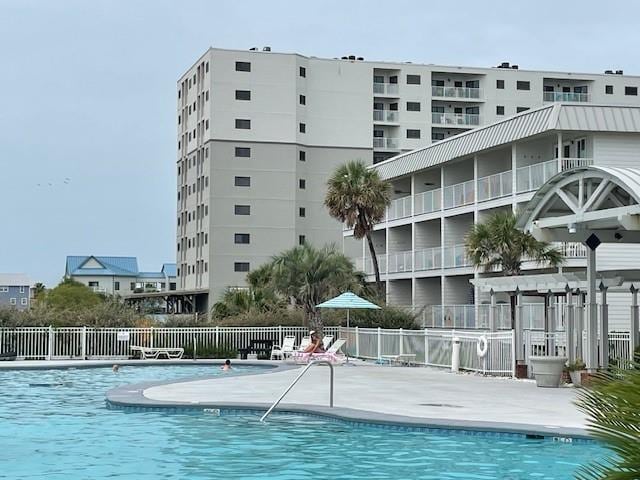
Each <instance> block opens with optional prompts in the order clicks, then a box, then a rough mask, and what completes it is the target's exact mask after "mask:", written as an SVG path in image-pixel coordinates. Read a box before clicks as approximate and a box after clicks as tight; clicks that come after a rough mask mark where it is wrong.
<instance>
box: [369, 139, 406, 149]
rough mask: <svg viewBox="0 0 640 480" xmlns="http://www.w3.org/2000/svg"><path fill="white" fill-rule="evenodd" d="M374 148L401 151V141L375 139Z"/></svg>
mask: <svg viewBox="0 0 640 480" xmlns="http://www.w3.org/2000/svg"><path fill="white" fill-rule="evenodd" d="M373 148H379V149H385V150H399V149H400V141H399V140H398V139H397V138H387V137H373Z"/></svg>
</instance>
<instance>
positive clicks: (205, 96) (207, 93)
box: [204, 90, 209, 102]
mask: <svg viewBox="0 0 640 480" xmlns="http://www.w3.org/2000/svg"><path fill="white" fill-rule="evenodd" d="M204 99H205V101H207V102H208V101H209V90H207V91H206V92H204Z"/></svg>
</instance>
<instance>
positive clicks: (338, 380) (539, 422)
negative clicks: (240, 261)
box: [107, 362, 587, 438]
mask: <svg viewBox="0 0 640 480" xmlns="http://www.w3.org/2000/svg"><path fill="white" fill-rule="evenodd" d="M236 363H239V362H236ZM253 363H254V364H255V362H253ZM258 363H261V364H266V363H267V362H258ZM269 363H275V364H279V363H280V362H269ZM281 365H282V364H281ZM299 372H300V369H299V368H294V367H292V366H287V365H286V364H285V365H282V366H281V367H279V368H276V369H274V370H273V371H270V372H269V373H268V374H249V375H242V376H223V377H217V378H210V379H203V380H193V379H191V380H190V381H185V382H179V383H165V384H142V385H136V386H125V387H120V388H118V389H114V390H111V391H110V392H108V395H107V398H108V400H109V402H110V403H111V405H113V406H116V407H118V406H120V407H126V406H129V407H155V408H170V407H171V408H173V407H188V408H220V409H250V410H261V411H265V410H266V409H267V408H268V407H269V406H270V404H271V403H273V402H274V401H275V400H276V399H277V398H278V396H279V395H280V394H281V393H282V392H283V391H284V390H285V389H286V387H287V386H288V385H289V384H290V383H291V382H292V381H293V379H294V378H295V377H296V376H297V375H298V373H299ZM575 397H576V390H575V389H574V388H571V387H561V388H556V389H545V388H537V387H536V385H535V382H533V381H528V380H513V379H507V378H492V377H483V376H480V375H475V374H453V373H450V372H446V371H443V370H438V369H431V368H420V367H389V366H379V365H372V364H365V363H362V362H360V363H358V365H357V366H353V367H348V366H340V367H336V369H335V396H334V408H329V407H328V402H329V371H328V369H327V368H326V367H321V366H317V367H313V368H311V369H310V370H309V372H308V373H307V375H305V376H304V377H303V378H302V379H301V380H300V382H299V383H298V384H297V385H296V386H295V387H294V388H293V390H292V391H291V392H290V393H289V394H288V395H287V396H286V398H285V399H284V401H283V403H282V404H281V405H280V406H279V407H278V410H280V411H288V412H300V413H312V414H313V413H315V414H320V415H325V416H331V417H337V418H342V419H346V420H352V421H358V422H359V421H362V422H366V421H373V422H375V423H383V424H394V425H409V426H416V427H435V428H457V429H466V430H468V429H471V430H488V431H499V432H511V433H524V434H538V435H544V436H555V437H581V438H585V437H587V433H586V430H585V427H586V419H585V416H584V415H583V414H582V413H581V412H580V411H579V410H578V409H577V408H576V407H575V405H574V404H573V402H574V400H575Z"/></svg>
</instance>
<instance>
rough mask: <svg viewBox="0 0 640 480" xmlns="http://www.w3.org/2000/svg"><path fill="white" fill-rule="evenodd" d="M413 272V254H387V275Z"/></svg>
mask: <svg viewBox="0 0 640 480" xmlns="http://www.w3.org/2000/svg"><path fill="white" fill-rule="evenodd" d="M412 271H413V252H412V251H411V250H409V251H406V252H396V253H389V254H387V273H402V272H412Z"/></svg>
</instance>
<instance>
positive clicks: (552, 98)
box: [543, 92, 591, 102]
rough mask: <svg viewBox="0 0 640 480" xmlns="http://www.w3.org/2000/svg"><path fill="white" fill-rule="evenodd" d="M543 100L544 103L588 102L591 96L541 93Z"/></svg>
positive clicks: (568, 93)
mask: <svg viewBox="0 0 640 480" xmlns="http://www.w3.org/2000/svg"><path fill="white" fill-rule="evenodd" d="M543 100H544V101H545V102H590V101H591V95H589V94H588V93H575V92H543Z"/></svg>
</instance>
